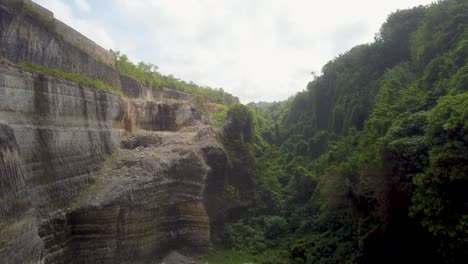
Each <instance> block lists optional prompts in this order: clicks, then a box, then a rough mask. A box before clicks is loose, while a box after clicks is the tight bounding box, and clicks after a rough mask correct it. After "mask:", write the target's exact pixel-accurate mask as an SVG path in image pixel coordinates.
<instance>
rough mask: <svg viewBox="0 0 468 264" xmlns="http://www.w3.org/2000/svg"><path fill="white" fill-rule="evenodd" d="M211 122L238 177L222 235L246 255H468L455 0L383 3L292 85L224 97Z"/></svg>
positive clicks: (463, 78)
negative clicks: (281, 93) (282, 90)
mask: <svg viewBox="0 0 468 264" xmlns="http://www.w3.org/2000/svg"><path fill="white" fill-rule="evenodd" d="M224 130H225V136H224V142H225V145H226V148H227V149H228V150H229V153H230V160H231V166H232V167H233V168H235V171H237V174H236V175H234V176H238V177H239V178H237V180H232V182H230V184H229V185H228V187H227V188H226V199H227V200H228V201H231V202H230V203H229V206H230V210H229V213H228V217H227V219H228V220H229V222H228V223H227V224H226V225H225V231H224V237H223V243H224V246H228V247H230V248H231V249H234V250H237V251H238V252H242V254H248V255H249V256H255V258H253V259H254V260H253V261H255V262H256V263H468V2H467V1H465V0H446V1H439V2H437V3H434V4H432V5H429V6H419V7H416V8H413V9H409V10H400V11H397V12H395V13H392V14H391V15H390V16H389V17H388V19H387V21H386V22H385V23H384V24H383V25H382V27H381V29H380V31H379V32H378V34H377V35H376V37H375V41H374V42H373V43H370V44H365V45H360V46H357V47H354V48H353V49H351V50H350V51H348V52H346V53H345V54H342V55H340V56H338V57H336V58H335V59H333V60H331V61H330V62H329V63H327V64H326V65H325V66H324V67H323V69H322V73H321V74H320V75H319V76H317V77H316V78H315V79H314V80H313V81H312V82H310V83H309V84H308V86H307V89H306V90H305V91H303V92H300V93H298V94H297V95H296V96H294V97H292V98H290V99H289V100H287V101H285V102H279V103H271V104H257V105H256V104H249V105H247V106H241V105H235V106H233V107H231V109H230V110H229V112H228V114H227V120H226V123H225V127H224ZM249 157H250V158H252V160H249ZM239 201H240V202H239ZM220 252H221V251H220ZM223 252H224V251H223ZM228 252H231V251H228ZM217 257H218V258H219V256H217ZM207 261H209V260H207ZM219 263H222V262H219ZM226 263H231V262H226ZM232 263H234V262H232Z"/></svg>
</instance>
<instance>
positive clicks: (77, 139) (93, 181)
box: [0, 60, 227, 263]
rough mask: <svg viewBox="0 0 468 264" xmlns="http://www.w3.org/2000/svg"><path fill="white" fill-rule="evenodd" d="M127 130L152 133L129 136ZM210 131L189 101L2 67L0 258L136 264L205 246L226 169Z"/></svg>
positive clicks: (0, 63)
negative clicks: (133, 95)
mask: <svg viewBox="0 0 468 264" xmlns="http://www.w3.org/2000/svg"><path fill="white" fill-rule="evenodd" d="M128 123H131V124H133V125H130V127H132V126H133V128H134V130H135V131H138V130H139V129H141V128H143V129H147V130H140V131H139V132H136V134H135V133H133V134H130V135H128V134H126V133H123V132H124V129H126V128H127V127H129V125H128ZM206 124H207V119H206V117H204V116H203V114H201V113H200V112H199V111H198V110H197V109H196V108H195V107H194V105H192V104H191V103H190V102H174V101H170V102H162V101H156V102H151V101H143V100H140V99H137V100H135V101H130V100H128V99H127V100H123V99H122V98H120V97H119V96H117V95H115V94H113V93H111V92H108V91H105V90H99V89H95V88H93V87H87V86H82V85H79V84H77V83H74V82H71V81H68V80H64V79H61V78H56V77H52V76H48V75H41V74H36V73H32V72H30V71H27V70H24V69H22V68H19V67H17V66H15V65H14V64H12V63H10V62H8V61H6V60H0V202H1V206H0V259H3V260H5V259H7V260H8V263H134V262H135V261H144V262H145V261H153V260H155V259H158V258H160V257H163V256H164V254H165V253H166V252H167V251H169V250H178V249H181V250H184V252H204V251H206V250H207V249H208V247H209V245H210V237H212V236H213V234H215V233H217V230H218V228H217V227H218V226H219V223H220V220H222V211H223V209H222V207H221V205H222V196H223V191H224V185H223V184H224V182H225V179H224V178H225V175H226V169H227V158H226V155H225V153H224V150H223V149H222V147H221V146H220V145H219V144H218V143H217V142H216V137H217V135H216V133H215V132H214V130H213V129H211V128H207V127H206ZM130 131H132V130H131V129H127V132H130ZM121 136H124V137H123V138H121ZM119 141H121V142H119ZM119 146H123V148H122V149H119ZM112 153H114V154H113V155H114V156H111V154H112ZM211 230H213V231H214V232H212V231H211Z"/></svg>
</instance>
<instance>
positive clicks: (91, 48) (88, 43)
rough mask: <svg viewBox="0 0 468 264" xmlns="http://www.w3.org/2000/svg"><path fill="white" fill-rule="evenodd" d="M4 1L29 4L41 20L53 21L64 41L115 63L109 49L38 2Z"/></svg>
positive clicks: (4, 0)
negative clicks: (55, 16)
mask: <svg viewBox="0 0 468 264" xmlns="http://www.w3.org/2000/svg"><path fill="white" fill-rule="evenodd" d="M3 2H4V3H5V4H7V5H9V6H12V5H22V6H27V8H28V9H29V10H32V11H33V12H34V13H35V14H37V15H38V16H40V18H39V19H40V20H43V21H49V22H51V23H53V25H52V24H51V27H53V28H54V31H55V32H56V33H57V34H59V35H60V36H61V38H62V39H63V40H64V41H66V42H69V43H70V44H72V45H74V46H76V47H78V48H80V49H82V50H83V51H85V52H86V53H88V54H89V55H91V56H92V57H94V58H95V59H98V60H101V61H102V62H104V63H107V64H109V65H112V66H113V65H115V58H114V56H113V55H112V53H111V52H110V51H109V50H106V49H104V48H103V47H101V46H99V45H98V44H96V43H95V42H94V41H92V40H90V39H89V38H87V37H85V36H84V35H82V34H81V33H79V32H78V31H76V30H75V29H73V28H71V27H70V26H68V25H67V24H65V23H63V22H62V21H60V20H58V19H55V18H54V13H52V12H51V11H50V10H48V9H46V8H44V7H42V6H41V5H38V4H36V3H35V2H33V1H31V0H3Z"/></svg>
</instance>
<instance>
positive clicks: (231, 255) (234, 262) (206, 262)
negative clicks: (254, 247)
mask: <svg viewBox="0 0 468 264" xmlns="http://www.w3.org/2000/svg"><path fill="white" fill-rule="evenodd" d="M253 261H254V257H253V256H252V255H250V254H249V253H247V252H244V251H237V250H232V249H223V250H216V251H214V252H212V253H211V254H209V255H208V256H204V257H202V258H200V259H198V260H197V262H196V263H197V264H244V263H254V262H253Z"/></svg>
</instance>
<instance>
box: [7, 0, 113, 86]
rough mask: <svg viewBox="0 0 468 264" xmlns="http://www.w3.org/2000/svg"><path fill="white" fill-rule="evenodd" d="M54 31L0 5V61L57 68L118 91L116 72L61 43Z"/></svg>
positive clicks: (15, 8) (18, 10) (14, 7)
mask: <svg viewBox="0 0 468 264" xmlns="http://www.w3.org/2000/svg"><path fill="white" fill-rule="evenodd" d="M58 28H59V27H57V29H58ZM57 29H56V28H54V26H53V25H50V24H48V22H47V21H44V20H42V19H38V18H37V17H34V16H32V15H31V14H29V13H28V12H25V11H24V10H22V8H21V5H11V4H5V2H0V57H3V58H6V59H8V60H10V61H12V62H15V63H18V62H23V61H26V62H31V63H35V64H39V65H43V66H45V67H48V68H59V69H61V70H63V71H66V72H72V73H76V74H79V75H82V76H85V77H88V78H91V79H96V80H101V81H103V82H104V83H107V84H109V85H111V86H113V87H115V88H117V89H120V81H119V76H120V74H119V72H118V71H117V70H116V69H114V68H113V67H112V66H109V65H108V64H106V63H103V62H102V61H100V59H98V58H96V57H94V56H91V55H90V54H89V53H88V51H85V50H84V49H82V48H79V47H76V46H75V45H73V44H72V43H70V42H68V41H65V40H64V39H63V37H61V35H60V34H57V32H56V30H57Z"/></svg>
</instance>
